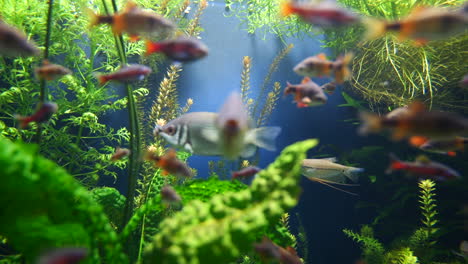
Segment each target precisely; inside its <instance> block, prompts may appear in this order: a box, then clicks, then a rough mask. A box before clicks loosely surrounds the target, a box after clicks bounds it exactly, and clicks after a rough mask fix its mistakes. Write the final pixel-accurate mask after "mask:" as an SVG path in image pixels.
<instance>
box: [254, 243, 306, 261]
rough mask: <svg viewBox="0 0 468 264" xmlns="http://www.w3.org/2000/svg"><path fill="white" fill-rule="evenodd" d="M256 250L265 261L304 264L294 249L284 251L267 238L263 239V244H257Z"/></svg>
mask: <svg viewBox="0 0 468 264" xmlns="http://www.w3.org/2000/svg"><path fill="white" fill-rule="evenodd" d="M254 249H255V251H256V252H257V253H258V254H260V256H261V257H262V258H263V259H276V260H278V261H279V263H282V264H302V260H301V259H300V258H299V257H298V256H297V254H296V251H295V250H294V249H293V248H291V247H287V248H286V249H284V248H282V247H280V246H278V245H276V244H275V243H273V242H272V241H271V240H270V239H268V238H267V237H263V240H262V242H261V243H258V244H255V245H254Z"/></svg>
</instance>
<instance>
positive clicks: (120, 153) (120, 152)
mask: <svg viewBox="0 0 468 264" xmlns="http://www.w3.org/2000/svg"><path fill="white" fill-rule="evenodd" d="M128 155H130V150H129V149H127V148H119V147H117V148H116V149H115V152H114V154H112V156H111V161H117V160H121V159H123V158H125V157H128Z"/></svg>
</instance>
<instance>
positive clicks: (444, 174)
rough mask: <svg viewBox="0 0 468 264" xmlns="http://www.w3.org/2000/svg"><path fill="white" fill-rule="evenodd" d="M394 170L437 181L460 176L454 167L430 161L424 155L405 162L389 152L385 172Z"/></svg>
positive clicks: (388, 172)
mask: <svg viewBox="0 0 468 264" xmlns="http://www.w3.org/2000/svg"><path fill="white" fill-rule="evenodd" d="M395 170H403V171H407V172H409V173H411V174H414V175H417V176H419V177H421V178H429V179H434V180H437V181H446V180H453V179H457V178H460V174H459V173H458V172H457V171H455V170H454V169H452V168H450V167H448V166H446V165H443V164H441V163H438V162H434V161H431V160H429V159H428V158H427V157H425V156H419V157H418V158H417V159H416V161H414V162H405V161H401V160H399V159H398V158H397V157H396V156H395V155H394V154H390V166H389V167H388V169H387V170H386V171H385V173H387V174H390V173H392V172H393V171H395Z"/></svg>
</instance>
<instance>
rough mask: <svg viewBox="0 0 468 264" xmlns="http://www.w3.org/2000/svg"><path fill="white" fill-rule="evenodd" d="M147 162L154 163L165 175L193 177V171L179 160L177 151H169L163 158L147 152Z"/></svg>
mask: <svg viewBox="0 0 468 264" xmlns="http://www.w3.org/2000/svg"><path fill="white" fill-rule="evenodd" d="M146 160H149V161H153V162H154V165H155V166H156V167H158V168H161V169H162V170H163V172H162V174H163V175H169V174H172V175H174V176H176V177H184V178H190V177H192V170H191V169H190V168H189V166H187V164H185V163H184V162H182V161H180V160H179V159H178V158H177V156H176V151H175V150H173V149H170V150H168V151H167V153H166V154H165V155H163V156H158V155H155V154H154V153H151V152H147V153H146Z"/></svg>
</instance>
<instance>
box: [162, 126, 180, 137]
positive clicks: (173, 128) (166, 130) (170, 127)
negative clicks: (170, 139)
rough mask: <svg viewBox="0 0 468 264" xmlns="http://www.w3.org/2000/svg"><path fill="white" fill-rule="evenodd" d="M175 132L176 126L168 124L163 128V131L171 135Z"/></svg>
mask: <svg viewBox="0 0 468 264" xmlns="http://www.w3.org/2000/svg"><path fill="white" fill-rule="evenodd" d="M176 132H177V128H176V127H175V126H173V125H170V126H168V127H167V128H165V129H164V133H166V134H169V135H171V136H172V135H174V134H175V133H176Z"/></svg>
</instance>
